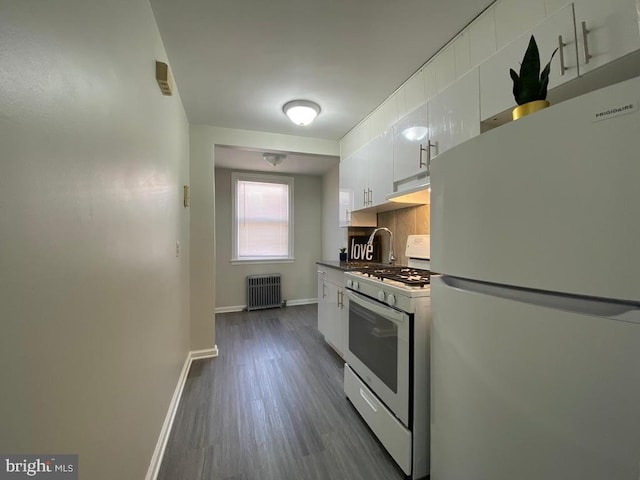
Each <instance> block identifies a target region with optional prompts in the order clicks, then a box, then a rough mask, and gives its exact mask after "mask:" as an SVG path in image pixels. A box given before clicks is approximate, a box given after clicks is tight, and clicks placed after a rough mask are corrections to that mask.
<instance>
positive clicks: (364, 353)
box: [349, 302, 398, 393]
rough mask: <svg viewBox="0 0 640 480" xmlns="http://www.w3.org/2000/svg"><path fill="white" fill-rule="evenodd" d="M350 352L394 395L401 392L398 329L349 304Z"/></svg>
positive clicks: (377, 316) (371, 313) (387, 321)
mask: <svg viewBox="0 0 640 480" xmlns="http://www.w3.org/2000/svg"><path fill="white" fill-rule="evenodd" d="M349 350H350V351H351V353H353V354H354V355H355V356H356V357H358V358H359V359H360V361H361V362H362V363H364V364H365V365H366V366H367V368H369V370H371V371H372V372H373V373H374V374H375V375H376V377H378V378H379V379H380V380H381V381H382V382H384V384H385V385H386V386H387V387H389V388H390V389H391V390H392V391H393V392H394V393H397V392H398V327H397V325H396V324H395V323H393V322H391V321H389V320H387V319H386V318H384V317H382V316H380V315H378V314H376V313H373V312H371V311H370V310H367V309H366V308H363V307H361V306H360V305H358V304H357V303H356V302H350V303H349Z"/></svg>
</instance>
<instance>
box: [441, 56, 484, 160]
mask: <svg viewBox="0 0 640 480" xmlns="http://www.w3.org/2000/svg"><path fill="white" fill-rule="evenodd" d="M479 88H480V86H479V80H478V69H477V68H475V69H473V70H472V71H470V72H469V73H467V74H466V75H465V76H464V77H462V78H460V79H458V80H456V81H455V82H454V83H452V84H451V85H450V86H449V87H448V88H447V89H445V90H444V91H442V92H441V93H439V94H438V95H436V96H435V97H433V98H432V99H431V100H430V101H429V135H430V139H431V145H433V148H432V151H431V154H432V158H433V157H436V156H438V155H440V154H441V153H444V152H446V151H447V150H449V149H450V148H453V147H455V146H456V145H458V144H460V143H462V142H465V141H467V140H469V139H470V138H473V137H475V136H476V135H480V104H479V102H478V96H479V95H480V93H479Z"/></svg>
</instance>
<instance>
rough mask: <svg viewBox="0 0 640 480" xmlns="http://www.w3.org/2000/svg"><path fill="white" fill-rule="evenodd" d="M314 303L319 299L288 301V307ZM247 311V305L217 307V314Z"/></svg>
mask: <svg viewBox="0 0 640 480" xmlns="http://www.w3.org/2000/svg"><path fill="white" fill-rule="evenodd" d="M312 303H318V299H317V298H300V299H297V300H286V304H287V307H295V306H296V305H310V304H312ZM246 309H247V306H246V305H232V306H230V307H216V309H215V310H214V312H215V313H231V312H243V311H245V310H246Z"/></svg>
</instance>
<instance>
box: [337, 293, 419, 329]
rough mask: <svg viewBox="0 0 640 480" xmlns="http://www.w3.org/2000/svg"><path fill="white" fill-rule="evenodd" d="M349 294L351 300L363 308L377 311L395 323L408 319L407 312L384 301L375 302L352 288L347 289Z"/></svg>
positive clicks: (400, 323)
mask: <svg viewBox="0 0 640 480" xmlns="http://www.w3.org/2000/svg"><path fill="white" fill-rule="evenodd" d="M347 296H348V297H349V301H351V302H355V303H357V304H358V305H360V306H361V307H362V308H366V309H367V310H370V311H372V312H375V313H377V314H378V315H381V316H383V317H384V318H386V319H387V320H390V321H392V322H393V323H395V324H398V325H402V324H403V323H404V322H405V320H406V316H407V314H406V313H403V312H399V311H398V310H396V309H394V308H391V307H387V306H386V305H384V304H382V303H377V302H376V303H374V302H372V301H371V300H369V299H368V298H367V297H365V296H364V295H361V294H359V293H356V292H354V291H352V290H349V289H347Z"/></svg>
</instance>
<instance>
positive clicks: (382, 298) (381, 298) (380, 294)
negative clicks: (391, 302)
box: [378, 290, 386, 302]
mask: <svg viewBox="0 0 640 480" xmlns="http://www.w3.org/2000/svg"><path fill="white" fill-rule="evenodd" d="M385 297H386V295H385V294H384V292H383V291H382V290H380V291H379V292H378V300H380V301H381V302H384V299H385Z"/></svg>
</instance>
